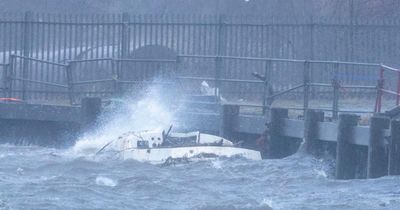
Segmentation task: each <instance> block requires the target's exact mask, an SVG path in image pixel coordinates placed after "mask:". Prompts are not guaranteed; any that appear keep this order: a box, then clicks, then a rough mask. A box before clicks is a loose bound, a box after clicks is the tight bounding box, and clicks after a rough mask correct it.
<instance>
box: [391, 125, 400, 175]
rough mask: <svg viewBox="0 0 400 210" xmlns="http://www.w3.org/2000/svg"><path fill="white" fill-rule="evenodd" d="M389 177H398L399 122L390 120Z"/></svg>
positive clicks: (399, 150)
mask: <svg viewBox="0 0 400 210" xmlns="http://www.w3.org/2000/svg"><path fill="white" fill-rule="evenodd" d="M389 175H400V121H399V120H392V122H391V125H390V142H389Z"/></svg>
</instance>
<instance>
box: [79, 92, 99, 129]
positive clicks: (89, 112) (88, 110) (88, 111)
mask: <svg viewBox="0 0 400 210" xmlns="http://www.w3.org/2000/svg"><path fill="white" fill-rule="evenodd" d="M100 113H101V98H83V99H82V105H81V125H82V128H83V129H89V128H91V127H92V126H93V125H94V124H95V123H96V120H97V118H98V117H99V115H100Z"/></svg>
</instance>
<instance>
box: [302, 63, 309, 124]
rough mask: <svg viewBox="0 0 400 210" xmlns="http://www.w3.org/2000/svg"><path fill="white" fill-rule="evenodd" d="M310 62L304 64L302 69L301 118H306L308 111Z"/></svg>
mask: <svg viewBox="0 0 400 210" xmlns="http://www.w3.org/2000/svg"><path fill="white" fill-rule="evenodd" d="M309 82H310V62H308V61H305V62H304V69H303V86H304V94H303V97H304V99H303V100H304V101H303V110H304V112H303V116H304V117H306V114H307V110H308V103H309V100H310V85H309Z"/></svg>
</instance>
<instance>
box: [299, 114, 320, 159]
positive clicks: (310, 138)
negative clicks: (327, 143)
mask: <svg viewBox="0 0 400 210" xmlns="http://www.w3.org/2000/svg"><path fill="white" fill-rule="evenodd" d="M323 121H324V112H321V111H316V110H312V109H309V110H307V113H306V119H305V124H304V146H305V148H306V151H307V153H309V154H313V155H319V154H318V153H319V152H318V150H319V149H321V145H320V143H321V142H320V141H318V139H317V137H318V132H319V130H318V122H323Z"/></svg>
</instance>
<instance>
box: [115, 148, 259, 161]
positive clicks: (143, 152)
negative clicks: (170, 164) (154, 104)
mask: <svg viewBox="0 0 400 210" xmlns="http://www.w3.org/2000/svg"><path fill="white" fill-rule="evenodd" d="M120 154H121V156H122V157H121V158H122V159H124V160H128V159H134V160H137V161H140V162H149V163H152V164H163V163H166V162H167V161H169V160H171V159H185V160H189V159H196V160H198V159H200V160H201V159H210V158H215V157H235V156H238V157H243V158H246V159H250V160H261V154H260V152H258V151H254V150H249V149H244V148H238V147H221V146H189V147H174V148H149V149H138V148H131V149H129V148H127V149H124V150H123V151H122V152H121V153H120Z"/></svg>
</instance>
